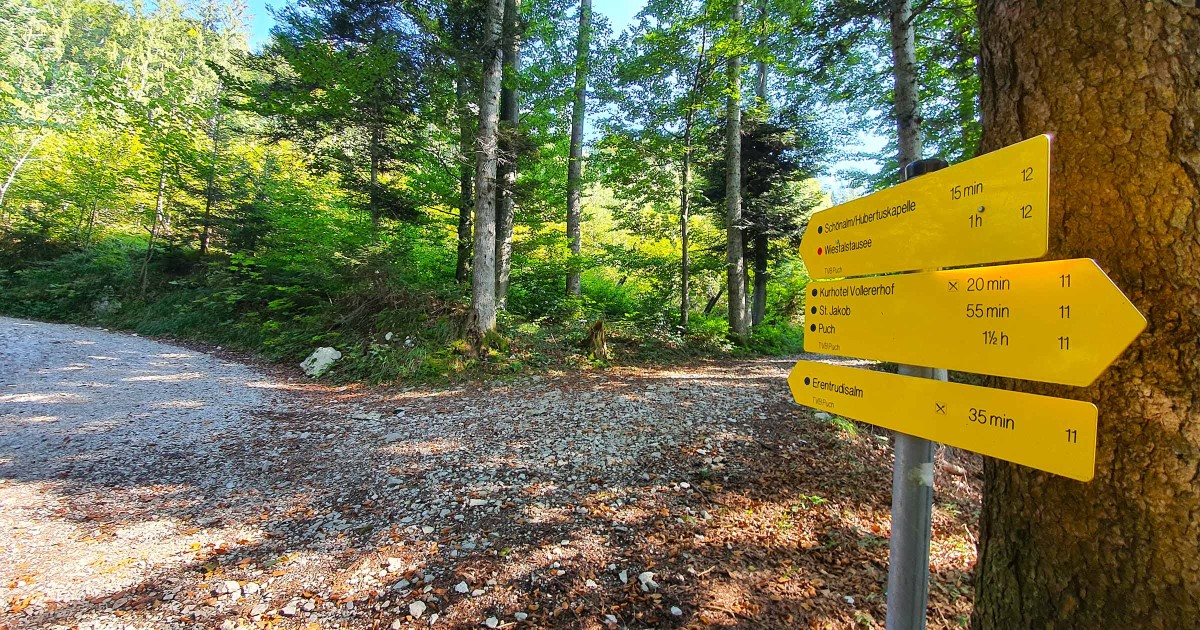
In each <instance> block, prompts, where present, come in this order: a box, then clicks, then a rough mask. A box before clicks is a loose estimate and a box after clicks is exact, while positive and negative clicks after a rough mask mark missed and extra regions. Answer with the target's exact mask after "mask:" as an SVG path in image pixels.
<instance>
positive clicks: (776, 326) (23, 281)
mask: <svg viewBox="0 0 1200 630" xmlns="http://www.w3.org/2000/svg"><path fill="white" fill-rule="evenodd" d="M145 253H146V252H145V242H144V241H141V240H139V239H136V238H130V239H121V238H112V239H107V240H105V241H102V242H100V243H97V244H96V245H94V246H92V247H91V248H89V249H87V250H86V251H68V252H65V253H62V254H61V255H58V256H56V257H54V258H51V259H49V260H42V261H37V262H33V263H17V262H14V261H13V260H12V259H11V258H9V259H7V260H0V263H3V265H0V312H2V313H4V314H6V315H11V316H17V317H26V318H33V319H40V320H49V321H63V322H71V323H78V324H84V325H95V326H104V327H107V328H111V329H117V330H125V331H130V332H136V333H138V334H140V335H144V336H158V337H172V338H178V339H184V340H192V341H196V342H201V343H206V344H212V345H220V346H223V347H227V348H233V349H240V350H244V351H249V352H252V353H254V354H255V355H257V356H259V357H261V358H263V359H266V360H269V361H277V362H281V363H287V364H296V363H299V362H300V361H301V360H303V359H304V358H305V357H306V356H307V355H308V354H309V353H311V352H312V351H313V350H314V349H315V348H318V347H321V346H331V347H334V348H336V349H337V350H339V351H340V352H342V353H343V358H342V359H341V360H340V361H338V362H337V363H336V364H335V367H334V368H333V369H332V370H331V371H330V372H329V373H328V374H326V375H325V376H323V377H322V379H324V380H330V381H336V382H346V381H366V382H373V383H378V382H394V381H399V380H414V381H436V380H444V379H454V378H464V377H470V378H474V377H480V376H486V377H504V376H508V375H516V374H521V373H525V372H530V371H546V370H571V369H596V368H604V367H607V366H609V365H613V364H661V363H675V362H684V361H689V360H694V359H697V358H721V357H731V356H753V355H758V354H770V355H786V354H794V353H798V352H800V351H801V348H802V345H803V333H802V329H801V328H800V327H799V326H789V325H787V324H786V323H783V322H779V321H767V322H764V323H763V324H762V325H760V326H759V327H757V328H756V329H755V331H754V334H753V336H752V337H751V339H750V341H749V343H748V345H747V346H745V347H740V346H738V345H736V344H734V343H733V342H731V341H730V335H729V328H728V325H727V324H726V322H725V319H724V313H723V309H716V310H715V311H714V312H713V313H712V314H709V315H703V314H700V313H695V314H693V315H692V317H691V321H690V323H689V326H688V329H687V330H686V331H684V330H682V329H680V327H679V326H678V322H677V320H676V318H677V314H676V313H675V312H673V311H670V310H667V309H666V308H664V307H663V306H662V304H663V303H664V297H663V295H662V294H661V293H654V292H646V291H644V290H643V288H644V287H639V286H638V285H637V284H635V283H631V282H619V281H614V280H613V279H612V278H610V277H607V276H605V275H602V274H596V273H589V274H584V283H583V289H584V290H583V295H582V296H581V297H579V298H574V299H567V298H564V297H561V296H560V295H559V294H560V292H561V286H562V281H561V276H558V275H555V276H554V277H545V278H541V277H529V275H528V274H526V275H525V276H521V275H520V274H514V288H513V291H512V294H511V298H510V305H509V310H507V311H504V312H501V313H500V317H499V330H498V333H497V334H496V335H492V336H489V337H488V338H485V339H484V340H483V343H482V347H474V348H473V347H471V345H470V344H468V343H467V342H466V341H464V340H463V322H464V321H465V318H466V315H467V313H468V304H467V301H466V294H467V288H466V287H464V286H460V285H458V284H456V283H454V282H453V280H452V279H443V278H438V277H422V274H423V273H426V272H424V271H422V270H423V269H428V268H430V267H441V268H447V266H446V263H447V261H446V260H412V259H407V260H406V259H405V256H404V255H400V254H398V253H397V252H396V251H395V250H394V249H390V248H387V247H380V248H378V249H377V250H376V251H371V250H370V249H369V248H368V249H367V250H366V251H365V252H364V255H363V256H362V257H360V258H358V259H355V260H332V261H327V262H326V263H324V264H320V263H318V262H317V261H315V260H314V259H313V258H312V257H309V258H306V259H304V260H297V261H289V260H286V259H285V260H281V259H277V258H274V259H273V258H270V257H250V256H238V255H234V256H223V255H222V256H216V255H214V256H208V257H203V258H202V257H200V256H199V255H198V254H197V253H196V252H195V251H193V250H188V249H183V248H166V249H164V250H160V251H156V252H155V254H154V256H153V257H152V258H151V261H150V263H149V264H148V265H146V264H145ZM144 265H145V267H146V282H145V286H144V287H143V282H142V269H143V266H144ZM429 287H442V288H440V289H433V288H429ZM531 312H542V313H544V314H542V315H540V316H537V317H533V316H530V315H528V314H527V313H531ZM598 319H603V320H604V321H605V325H606V329H607V339H608V344H609V347H610V349H611V350H612V352H613V358H612V360H610V361H595V360H592V359H589V358H588V353H587V351H586V350H585V349H584V348H583V347H582V344H583V342H584V339H585V337H586V335H587V328H588V326H589V325H590V324H591V323H593V322H595V321H596V320H598Z"/></svg>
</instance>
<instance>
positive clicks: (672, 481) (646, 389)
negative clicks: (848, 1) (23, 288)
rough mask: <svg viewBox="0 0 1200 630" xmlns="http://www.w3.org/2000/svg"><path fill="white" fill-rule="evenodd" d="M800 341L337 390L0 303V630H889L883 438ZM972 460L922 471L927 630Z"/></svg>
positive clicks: (959, 608) (936, 611) (959, 582)
mask: <svg viewBox="0 0 1200 630" xmlns="http://www.w3.org/2000/svg"><path fill="white" fill-rule="evenodd" d="M793 363H794V360H786V361H785V360H754V361H741V362H722V363H700V364H696V365H692V366H687V367H675V368H669V369H632V368H624V369H623V368H616V369H612V370H607V371H603V372H585V373H572V374H550V375H542V376H532V377H529V376H526V377H522V378H520V379H518V380H512V381H506V382H501V381H496V382H488V383H475V384H470V385H465V386H453V387H445V388H405V387H400V386H395V387H388V388H366V387H344V388H333V387H328V386H324V385H318V384H313V383H311V382H310V381H308V380H306V379H304V378H302V377H301V376H300V373H299V370H298V369H296V370H295V371H294V372H289V371H288V370H262V369H258V368H253V367H249V366H246V365H243V364H240V363H237V362H236V361H232V360H229V359H227V358H221V357H218V356H213V355H210V354H205V353H203V352H201V351H198V350H194V349H186V348H181V347H177V346H172V345H166V344H163V343H158V342H155V341H151V340H147V339H142V338H137V337H133V336H130V335H120V334H113V333H108V332H104V331H98V330H93V329H87V328H79V327H74V326H63V325H53V324H43V323H35V322H26V321H20V320H14V319H4V318H0V628H5V627H10V628H26V627H30V628H33V627H38V628H41V627H46V628H75V627H79V628H175V627H179V628H184V627H201V628H212V627H218V628H239V627H246V628H266V627H280V628H339V627H344V628H425V627H429V626H431V625H432V626H434V627H445V628H457V627H493V628H496V627H500V628H508V627H513V628H544V627H566V628H626V627H629V628H651V627H653V628H677V627H696V628H699V627H726V628H733V627H746V628H763V627H765V628H784V627H787V628H793V627H801V628H805V627H808V628H851V627H860V628H874V627H882V624H883V620H884V586H885V583H886V578H887V545H888V529H889V516H888V511H889V500H890V499H889V497H890V486H891V454H890V449H889V445H888V437H887V435H886V433H885V432H882V431H877V430H875V429H872V428H871V427H868V426H866V425H862V424H857V423H852V422H848V421H845V420H841V419H838V418H827V417H820V418H818V417H816V416H815V415H814V412H813V411H812V410H809V409H807V408H804V407H799V406H797V405H795V404H794V403H793V402H792V400H791V396H790V394H789V393H788V389H787V384H786V382H785V378H786V375H787V372H788V370H789V369H790V368H791V365H792V364H793ZM946 458H949V460H950V461H945V459H946ZM979 469H980V462H979V460H978V458H976V457H974V456H970V455H965V454H961V453H956V454H949V455H945V456H944V457H943V461H942V465H940V466H939V467H938V473H937V484H936V487H937V490H936V496H935V513H934V532H933V544H932V569H931V574H932V582H931V585H930V600H931V608H930V616H929V619H930V626H931V627H935V628H939V627H962V626H965V625H966V620H967V617H968V616H969V614H970V609H971V598H972V589H971V582H970V577H971V575H970V573H971V570H972V568H973V565H974V561H975V535H976V526H977V516H978V509H979V482H978V474H979Z"/></svg>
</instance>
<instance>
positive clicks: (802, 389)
mask: <svg viewBox="0 0 1200 630" xmlns="http://www.w3.org/2000/svg"><path fill="white" fill-rule="evenodd" d="M788 385H790V386H791V389H792V396H793V397H794V398H795V399H796V402H797V403H799V404H801V405H805V406H808V407H813V408H816V409H820V410H822V411H826V412H829V413H832V414H836V415H839V416H844V417H846V418H853V419H855V420H861V421H862V422H866V423H869V424H874V425H877V426H881V427H884V428H887V429H891V430H893V431H900V432H901V433H907V434H909V435H915V436H917V437H921V438H925V439H927V440H933V441H936V442H942V443H943V444H949V445H950V446H956V447H958V448H962V449H966V450H968V451H974V452H976V453H982V454H984V455H988V456H991V457H995V458H997V459H1003V460H1006V461H1010V462H1015V463H1018V464H1021V465H1024V466H1029V467H1031V468H1037V469H1038V470H1044V471H1047V472H1052V473H1054V474H1057V475H1063V476H1064V477H1070V478H1072V479H1078V480H1080V481H1090V480H1091V478H1092V475H1093V474H1094V470H1095V464H1096V406H1095V405H1093V404H1091V403H1085V402H1080V401H1077V400H1064V399H1062V398H1050V397H1048V396H1036V395H1034V394H1024V393H1021V392H1010V391H1007V390H1003V389H990V388H987V387H975V386H973V385H961V384H959V383H947V382H945V381H936V380H931V379H922V378H913V377H910V376H899V375H896V374H889V373H887V372H875V371H872V370H864V369H857V368H851V367H845V366H839V365H830V364H828V363H816V362H813V361H801V362H799V363H797V364H796V367H795V368H793V369H792V373H791V375H790V376H788Z"/></svg>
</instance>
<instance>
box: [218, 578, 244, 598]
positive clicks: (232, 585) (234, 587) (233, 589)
mask: <svg viewBox="0 0 1200 630" xmlns="http://www.w3.org/2000/svg"><path fill="white" fill-rule="evenodd" d="M217 590H218V591H222V590H223V592H225V593H228V594H230V595H237V594H240V593H241V592H242V585H241V584H238V583H237V580H226V581H224V582H222V583H221V587H220V588H218V589H217Z"/></svg>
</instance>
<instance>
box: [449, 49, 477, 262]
mask: <svg viewBox="0 0 1200 630" xmlns="http://www.w3.org/2000/svg"><path fill="white" fill-rule="evenodd" d="M455 63H456V65H457V66H458V68H457V69H458V80H457V81H456V85H455V87H454V90H455V96H456V97H457V99H458V146H459V157H458V159H459V162H458V260H457V262H456V263H455V265H454V279H455V280H456V281H458V282H459V283H460V284H461V283H464V282H466V281H467V280H469V279H470V277H471V212H472V210H474V208H475V192H474V191H475V186H474V174H475V173H474V169H475V165H474V163H473V162H474V160H473V159H472V158H473V157H474V155H475V125H474V123H473V122H472V118H473V116H472V115H471V99H470V97H469V96H468V94H469V89H468V85H469V83H470V82H469V80H468V76H467V75H468V71H467V62H466V55H465V54H464V53H462V52H459V54H458V59H457V61H456V62H455Z"/></svg>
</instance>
